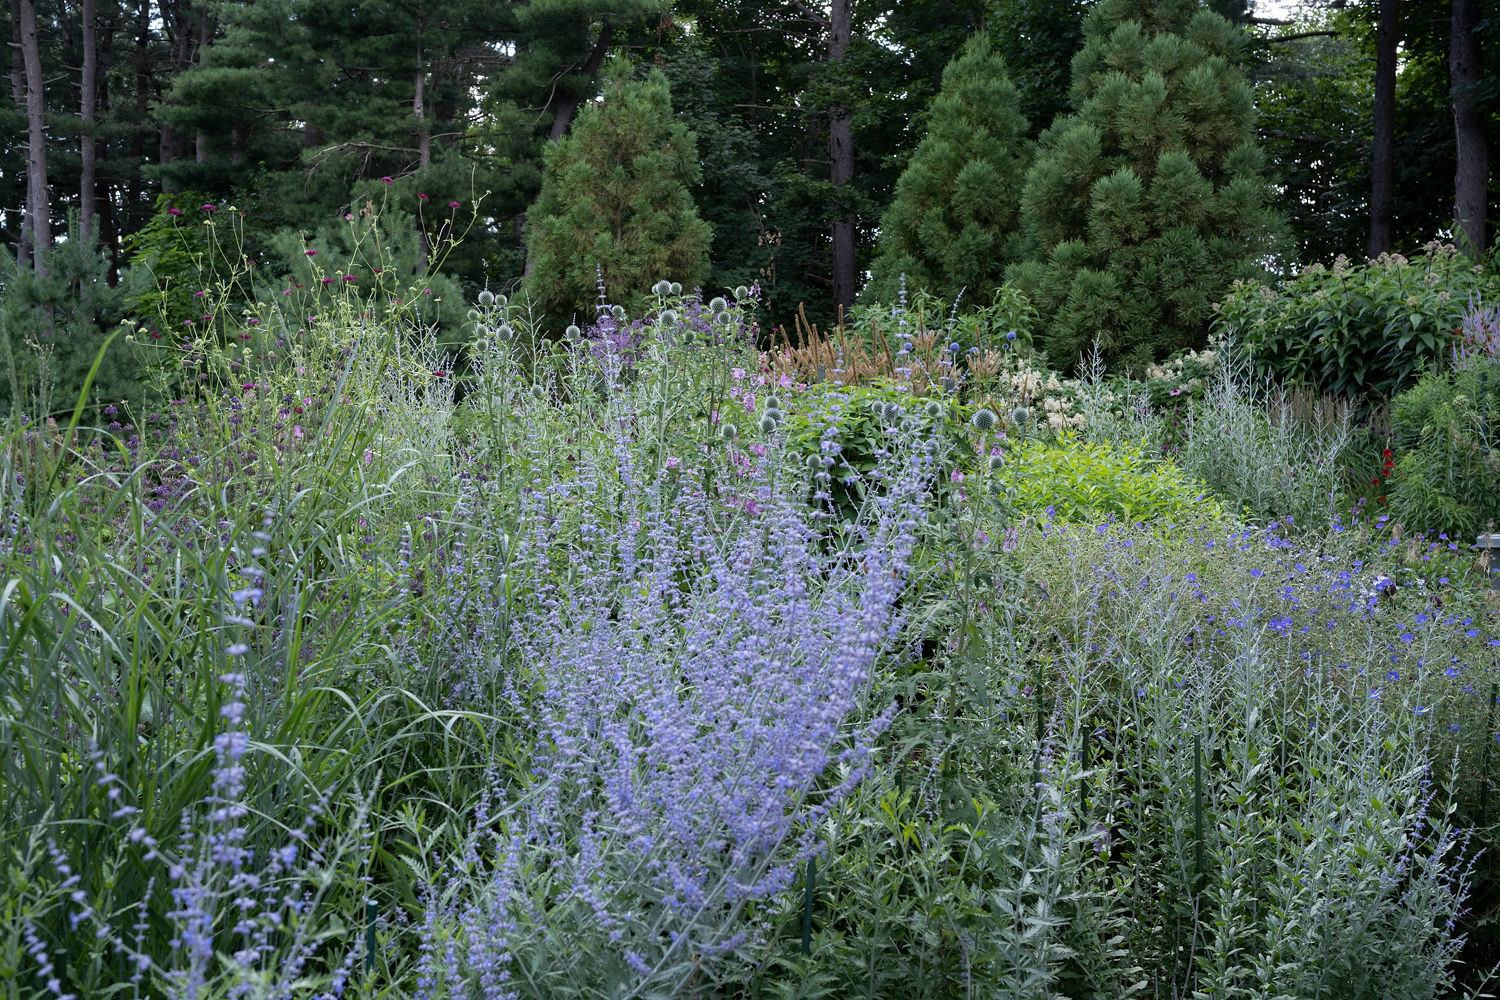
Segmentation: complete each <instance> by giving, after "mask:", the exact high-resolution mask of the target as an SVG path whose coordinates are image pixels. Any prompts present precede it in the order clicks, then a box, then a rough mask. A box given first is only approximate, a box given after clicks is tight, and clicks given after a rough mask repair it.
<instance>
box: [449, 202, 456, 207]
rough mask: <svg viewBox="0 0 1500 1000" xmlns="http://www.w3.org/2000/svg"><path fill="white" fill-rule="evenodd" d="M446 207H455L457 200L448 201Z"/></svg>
mask: <svg viewBox="0 0 1500 1000" xmlns="http://www.w3.org/2000/svg"><path fill="white" fill-rule="evenodd" d="M448 207H449V208H457V207H458V202H456V201H450V202H448Z"/></svg>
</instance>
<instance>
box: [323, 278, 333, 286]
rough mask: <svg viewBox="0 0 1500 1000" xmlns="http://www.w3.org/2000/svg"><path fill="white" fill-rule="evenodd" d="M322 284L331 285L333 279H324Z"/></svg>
mask: <svg viewBox="0 0 1500 1000" xmlns="http://www.w3.org/2000/svg"><path fill="white" fill-rule="evenodd" d="M323 284H325V285H331V284H333V279H332V278H324V279H323Z"/></svg>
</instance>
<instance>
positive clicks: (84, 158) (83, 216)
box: [78, 0, 99, 246]
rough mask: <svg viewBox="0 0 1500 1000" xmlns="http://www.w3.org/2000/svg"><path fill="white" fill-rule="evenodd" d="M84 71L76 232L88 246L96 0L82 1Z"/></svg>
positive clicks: (93, 165) (91, 203)
mask: <svg viewBox="0 0 1500 1000" xmlns="http://www.w3.org/2000/svg"><path fill="white" fill-rule="evenodd" d="M81 8H82V10H81V14H82V22H83V25H82V26H83V72H82V75H81V77H80V79H79V88H78V118H79V133H80V135H79V138H78V156H79V162H80V165H79V171H78V235H79V237H80V238H81V239H82V240H83V242H84V245H85V246H87V245H88V243H89V240H91V239H92V238H93V235H94V196H95V181H94V173H95V169H96V167H97V157H98V150H97V148H96V147H95V145H94V109H95V107H96V106H97V105H98V100H99V97H98V95H99V31H98V27H99V26H98V23H97V22H98V16H99V12H98V0H83V2H82V4H81Z"/></svg>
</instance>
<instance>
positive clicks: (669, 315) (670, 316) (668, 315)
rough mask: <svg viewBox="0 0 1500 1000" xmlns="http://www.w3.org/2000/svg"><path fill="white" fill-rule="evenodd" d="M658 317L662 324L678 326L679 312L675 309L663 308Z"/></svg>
mask: <svg viewBox="0 0 1500 1000" xmlns="http://www.w3.org/2000/svg"><path fill="white" fill-rule="evenodd" d="M657 319H658V320H659V321H660V322H661V325H662V326H676V325H677V312H676V310H673V309H663V310H662V311H661V315H660V316H659V317H657Z"/></svg>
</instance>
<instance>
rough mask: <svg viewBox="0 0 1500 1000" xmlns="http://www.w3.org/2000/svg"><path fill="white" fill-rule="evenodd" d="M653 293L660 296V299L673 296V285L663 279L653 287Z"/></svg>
mask: <svg viewBox="0 0 1500 1000" xmlns="http://www.w3.org/2000/svg"><path fill="white" fill-rule="evenodd" d="M651 291H652V293H653V294H655V295H657V296H659V297H660V298H666V297H667V296H668V295H671V294H672V283H671V282H670V281H667V280H665V279H663V280H661V281H658V282H657V283H656V284H654V285H652V286H651Z"/></svg>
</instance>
